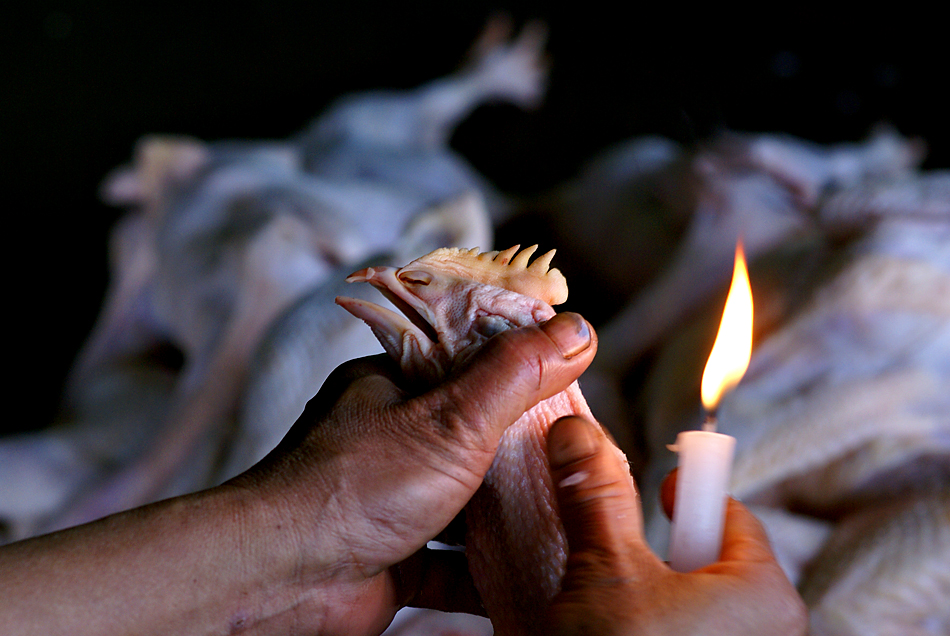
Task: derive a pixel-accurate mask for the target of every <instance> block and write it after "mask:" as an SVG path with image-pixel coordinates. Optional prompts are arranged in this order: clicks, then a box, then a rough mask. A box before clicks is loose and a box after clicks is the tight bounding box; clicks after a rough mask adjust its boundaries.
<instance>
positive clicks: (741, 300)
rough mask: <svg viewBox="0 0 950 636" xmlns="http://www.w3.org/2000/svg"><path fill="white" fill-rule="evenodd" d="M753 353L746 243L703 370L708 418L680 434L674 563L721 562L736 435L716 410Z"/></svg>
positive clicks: (684, 566)
mask: <svg viewBox="0 0 950 636" xmlns="http://www.w3.org/2000/svg"><path fill="white" fill-rule="evenodd" d="M751 356H752V289H751V287H750V285H749V273H748V270H747V269H746V263H745V254H744V253H743V250H742V243H741V241H740V242H739V243H737V244H736V258H735V267H734V269H733V272H732V285H731V286H730V287H729V295H728V296H727V297H726V306H725V309H724V310H723V312H722V322H721V323H720V325H719V333H718V334H717V335H716V342H715V344H714V345H713V349H712V353H710V354H709V360H708V361H707V362H706V369H705V370H704V371H703V383H702V400H703V407H704V408H705V409H706V420H705V422H704V423H703V430H701V431H686V432H683V433H680V434H679V435H677V437H676V445H675V446H674V447H673V450H675V451H676V452H677V453H678V454H679V470H678V472H677V477H676V501H675V502H674V504H673V523H672V527H671V529H670V550H669V561H670V567H671V568H673V569H674V570H676V571H677V572H692V571H693V570H696V569H699V568H701V567H703V566H706V565H709V564H710V563H714V562H716V561H717V560H719V553H720V551H721V550H722V528H723V521H724V519H725V512H726V497H727V496H728V495H727V492H728V486H729V476H730V473H731V470H732V454H733V451H734V449H735V445H736V439H735V438H734V437H731V436H729V435H723V434H722V433H717V432H716V408H717V407H718V406H719V401H720V400H721V399H722V396H723V395H725V394H726V393H727V392H729V391H730V390H732V389H733V388H734V387H735V386H736V385H737V384H739V380H741V379H742V376H743V375H744V374H745V371H746V369H747V368H748V366H749V359H750V358H751Z"/></svg>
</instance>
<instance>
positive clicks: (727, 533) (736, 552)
mask: <svg viewBox="0 0 950 636" xmlns="http://www.w3.org/2000/svg"><path fill="white" fill-rule="evenodd" d="M720 561H745V562H763V561H775V554H774V553H773V552H772V546H771V544H770V543H769V537H768V534H766V532H765V527H764V526H763V525H762V522H761V521H759V520H758V519H756V517H755V515H753V514H752V513H751V512H749V509H748V508H746V507H745V506H743V505H742V504H741V503H739V502H738V501H736V500H735V499H733V498H732V497H730V498H729V502H728V504H727V506H726V522H725V527H724V528H723V535H722V553H721V556H720Z"/></svg>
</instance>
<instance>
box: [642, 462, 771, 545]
mask: <svg viewBox="0 0 950 636" xmlns="http://www.w3.org/2000/svg"><path fill="white" fill-rule="evenodd" d="M677 473H678V469H676V468H674V469H673V470H671V471H670V473H669V474H668V475H667V476H666V477H665V478H664V479H663V483H662V484H660V501H661V503H662V504H663V512H665V513H666V516H667V517H669V518H671V519H672V517H673V502H674V501H675V500H676V477H677ZM719 560H720V561H748V562H757V561H774V560H775V555H774V554H773V552H772V547H771V544H770V543H769V538H768V535H767V534H766V532H765V528H764V527H763V526H762V523H761V522H760V521H759V520H758V519H756V518H755V515H753V514H752V513H751V512H749V509H748V508H746V507H745V506H743V505H742V504H741V503H740V502H738V501H737V500H735V499H733V498H732V497H729V499H728V501H727V503H726V518H725V522H724V526H723V537H722V552H721V553H720V557H719Z"/></svg>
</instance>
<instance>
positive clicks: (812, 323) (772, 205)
mask: <svg viewBox="0 0 950 636" xmlns="http://www.w3.org/2000/svg"><path fill="white" fill-rule="evenodd" d="M644 156H646V157H647V158H649V159H650V161H644V160H643V158H644ZM617 157H621V158H624V157H625V158H627V159H629V160H632V161H631V163H630V164H629V167H631V168H632V170H631V171H630V172H628V173H626V174H625V173H624V172H623V171H621V170H617V169H616V167H614V169H613V170H610V171H605V170H603V169H602V166H604V165H609V164H605V163H604V162H603V161H602V162H600V163H599V164H595V169H593V170H592V171H590V172H589V173H588V178H590V177H591V176H594V177H597V178H603V175H612V176H617V175H620V177H619V181H618V182H614V183H612V184H609V185H608V187H606V188H603V187H602V188H599V189H598V188H596V187H595V186H591V185H588V182H586V181H585V180H584V178H582V179H581V180H579V181H577V182H575V184H573V185H572V186H571V187H570V188H569V189H567V190H565V191H564V192H566V193H567V194H568V195H569V197H565V198H563V199H561V201H563V202H565V204H564V207H562V208H560V209H558V210H557V212H556V214H555V215H554V216H553V218H555V219H556V220H557V223H559V224H560V225H557V226H556V227H558V231H559V232H561V233H562V236H564V237H565V238H564V239H562V240H563V242H564V244H565V245H568V246H570V245H572V244H571V243H570V242H569V241H567V240H566V237H567V236H568V235H569V234H570V233H571V231H572V230H571V228H572V227H575V225H576V227H578V228H579V229H578V230H577V232H576V234H575V236H580V237H583V236H584V235H585V233H586V234H595V235H596V234H597V233H598V232H599V236H596V238H594V239H589V241H590V243H591V244H598V245H601V248H600V250H599V252H598V254H600V255H603V254H608V255H610V256H609V257H608V258H601V259H599V261H598V259H595V258H591V252H590V251H589V250H590V247H589V246H588V248H587V249H586V250H580V251H579V253H580V252H583V254H580V255H579V256H578V257H576V258H575V260H573V261H571V260H569V261H568V263H567V264H566V265H563V267H564V269H565V270H566V271H570V272H571V273H572V274H573V276H572V277H571V278H569V280H570V281H571V282H572V284H573V285H574V289H576V288H577V284H578V282H581V284H585V282H583V281H590V282H591V284H594V285H596V284H598V283H599V282H600V281H602V280H603V279H605V278H608V277H612V278H614V279H617V278H622V277H623V275H624V274H626V273H627V272H628V271H629V272H631V275H632V277H634V278H637V277H639V278H641V279H646V280H648V282H646V283H645V284H643V283H640V282H639V280H637V281H635V283H631V282H628V283H626V285H627V287H626V288H634V291H633V292H632V293H630V295H629V297H628V296H625V295H621V297H620V298H616V297H615V298H613V299H612V302H613V303H614V310H613V312H612V313H610V314H609V315H608V317H606V318H605V319H603V321H602V322H601V323H600V324H599V334H600V350H599V353H598V357H597V358H596V359H595V362H594V365H593V366H592V368H591V369H590V370H589V371H588V373H587V374H585V376H584V377H582V379H581V385H582V387H583V388H584V391H585V393H586V394H587V395H588V396H589V400H590V402H591V407H592V409H593V411H594V413H595V414H597V416H598V417H599V418H601V421H602V423H604V424H605V425H607V426H608V427H609V428H610V429H611V431H612V432H613V434H614V436H615V437H616V438H617V440H618V442H619V443H621V445H624V446H627V447H629V448H631V449H632V452H628V455H632V456H634V457H638V458H639V459H640V463H639V465H635V466H634V470H635V472H636V473H637V475H638V477H639V480H638V481H639V483H640V486H641V493H642V497H643V501H644V502H645V507H646V508H647V510H646V520H647V531H648V538H649V540H650V541H651V544H652V545H653V546H654V548H655V549H656V550H657V551H658V552H659V553H660V554H663V553H664V552H665V549H666V539H667V537H668V533H669V525H668V522H667V521H666V518H665V517H664V515H663V514H662V513H661V512H660V510H659V505H658V490H659V484H660V481H661V480H662V479H663V477H664V476H665V475H666V474H667V473H668V472H669V470H670V469H672V468H673V467H674V466H675V455H674V454H673V453H672V452H670V451H669V450H668V449H667V445H668V444H671V443H673V442H674V440H675V437H676V434H677V433H678V432H679V431H681V430H686V429H690V428H697V427H698V425H699V423H700V422H701V421H702V414H701V406H700V404H699V385H700V378H701V374H702V370H703V365H704V363H705V360H706V357H707V355H708V352H709V349H710V348H711V346H712V341H713V339H714V337H715V332H716V327H717V325H718V320H719V317H720V315H721V308H722V299H723V298H724V296H725V291H726V289H725V288H726V286H727V284H728V277H729V272H730V269H731V260H732V251H733V249H734V246H735V242H736V240H737V238H739V237H742V238H743V241H744V243H745V245H746V250H747V253H748V255H749V259H750V263H751V277H752V284H753V295H754V296H755V301H756V311H755V315H756V318H755V319H756V346H755V348H754V350H753V358H752V363H751V366H750V368H749V372H748V373H747V375H746V377H745V379H744V380H743V381H742V383H740V385H739V387H738V388H737V389H736V390H735V391H734V392H733V393H732V394H730V395H728V396H727V397H726V399H725V400H724V402H723V404H722V405H721V406H720V409H719V421H720V430H722V432H725V433H728V434H731V435H734V436H735V437H736V438H737V440H738V445H737V451H736V452H737V455H736V461H735V468H734V472H733V480H732V484H731V488H732V493H733V494H734V495H735V496H737V497H740V498H741V499H742V500H743V501H745V502H746V503H747V504H749V505H750V506H752V507H753V509H754V510H755V511H756V513H757V514H758V515H759V516H760V518H761V519H762V520H763V521H764V523H765V524H766V526H767V528H768V529H769V532H770V535H771V537H772V540H773V544H774V547H775V548H776V551H777V554H778V556H779V559H780V561H781V562H782V564H783V567H785V568H786V571H787V573H788V575H789V577H790V578H791V579H792V580H793V581H796V582H797V583H798V584H799V585H800V587H801V589H802V590H803V593H805V596H806V600H807V601H808V602H809V604H810V607H811V609H812V615H813V633H816V634H865V633H875V634H877V633H880V634H885V633H921V634H931V633H933V634H939V633H946V631H947V629H948V626H950V613H948V612H947V610H946V604H945V603H944V602H943V600H945V599H946V597H947V594H948V593H950V533H948V532H947V529H948V528H950V525H948V522H950V518H948V516H947V515H948V508H947V505H946V502H947V497H948V494H950V444H948V440H950V305H948V299H950V174H947V173H946V172H941V171H929V172H928V171H920V170H919V169H918V168H917V165H918V164H919V162H920V161H921V160H922V144H921V143H920V142H919V141H913V140H906V139H903V138H901V137H900V136H899V135H897V134H896V133H895V132H894V131H892V130H886V129H881V130H878V131H875V132H874V133H873V134H872V136H871V137H870V138H869V139H868V141H867V142H865V143H863V144H857V145H847V146H845V145H842V146H831V147H817V146H814V145H811V144H807V143H805V142H801V141H799V140H795V139H792V138H788V137H778V136H757V135H748V136H745V135H744V136H737V135H734V134H730V135H728V136H726V137H722V138H720V139H714V140H712V141H711V142H710V143H708V144H706V145H705V146H704V147H703V148H700V149H697V150H695V151H694V152H685V151H683V150H681V149H678V148H676V147H675V146H673V145H672V144H670V143H668V142H665V141H663V140H655V139H647V140H636V141H634V142H632V143H631V145H630V146H628V147H627V148H626V149H622V150H621V151H620V152H619V153H615V154H614V155H613V157H612V158H609V159H608V161H609V160H610V159H615V158H617ZM644 166H645V169H644ZM670 183H674V184H678V185H679V187H670V185H669V184H670ZM624 187H626V188H627V190H626V191H625V192H624V189H623V188H624ZM583 188H588V189H589V191H591V192H592V194H591V196H589V197H585V196H584V195H583V194H581V193H579V192H583ZM644 189H645V190H646V191H644ZM595 190H599V191H600V192H604V191H608V192H609V191H613V192H624V196H623V197H618V198H616V199H613V200H610V199H607V200H608V201H609V203H610V204H609V205H605V206H604V207H603V208H597V207H593V208H588V209H587V210H586V212H582V211H581V210H582V207H581V205H580V204H579V202H581V201H584V200H588V201H591V202H597V201H599V200H600V201H603V200H604V199H603V198H601V199H598V198H597V196H596V195H594V194H593V192H594V191H595ZM669 193H675V195H676V196H670V195H669ZM684 194H685V196H684ZM553 201H554V202H555V203H556V202H558V199H553ZM618 202H619V203H618ZM637 206H644V207H645V211H644V212H643V213H639V211H638V209H637ZM678 206H685V207H678ZM658 209H659V210H661V212H660V213H659V215H658V214H657V210H658ZM667 209H668V210H669V211H666V210H667ZM600 212H603V213H604V214H605V215H606V216H607V217H608V218H610V219H611V220H610V222H608V223H606V224H604V225H602V226H598V225H597V224H591V225H593V227H591V226H590V225H588V226H582V225H581V222H582V219H583V218H585V217H584V215H585V214H586V215H588V216H587V217H586V218H587V219H591V218H596V215H597V214H598V213H600ZM624 213H626V214H629V217H624V216H623V215H624ZM611 215H613V217H611ZM657 216H659V217H660V218H661V219H663V220H664V221H665V222H667V223H668V225H667V226H666V228H661V231H662V232H664V233H666V235H667V236H674V235H675V233H674V232H672V231H669V230H668V228H674V227H677V225H678V226H679V227H682V229H681V231H680V234H679V237H678V238H674V239H673V240H671V241H670V242H669V243H668V250H667V253H666V255H665V262H663V263H649V262H647V263H639V264H637V265H636V266H634V265H632V264H631V263H630V261H633V260H635V256H634V255H633V254H631V252H634V253H635V250H637V249H638V246H637V244H636V241H637V240H638V238H639V234H638V233H637V232H630V233H629V234H625V233H621V232H619V231H609V230H607V229H600V228H615V227H618V226H619V224H620V219H621V218H625V219H629V223H631V224H636V223H638V222H640V223H643V224H644V226H645V229H644V232H647V233H649V232H651V231H655V230H656V228H657V227H658V224H657V223H656V221H655V219H656V218H657ZM572 224H575V225H572ZM654 236H656V234H654ZM628 237H633V238H632V239H631V240H632V242H628V243H624V242H623V239H626V238H628ZM650 242H651V247H652V248H654V252H653V253H654V254H657V252H656V243H655V241H654V240H653V239H651V241H650ZM564 251H567V252H568V253H569V254H568V255H565V256H573V254H572V253H571V247H567V249H566V250H564ZM647 253H650V252H649V251H648V252H647ZM615 254H616V255H617V257H616V258H614V257H613V255H615ZM650 267H655V269H656V273H655V274H654V275H653V276H652V279H651V276H650V275H647V276H643V275H642V274H641V272H642V271H643V268H650ZM598 268H599V269H598ZM600 270H611V271H609V272H606V271H600ZM585 276H586V277H587V278H584V277H585ZM614 285H615V287H616V288H617V289H618V290H625V286H624V284H623V283H614ZM638 285H639V289H636V287H637V286H638ZM885 510H889V511H891V513H892V514H890V513H888V514H885V513H883V512H880V511H885ZM856 528H860V530H856ZM835 546H837V547H835ZM842 546H847V549H845V548H843V547H842ZM936 563H939V564H940V565H936ZM915 573H916V574H915ZM910 597H913V598H915V599H916V600H915V601H914V603H912V604H911V605H905V604H904V601H903V600H902V599H905V598H910ZM902 608H903V609H902ZM869 617H873V618H869ZM888 630H890V631H888ZM914 630H916V631H914Z"/></svg>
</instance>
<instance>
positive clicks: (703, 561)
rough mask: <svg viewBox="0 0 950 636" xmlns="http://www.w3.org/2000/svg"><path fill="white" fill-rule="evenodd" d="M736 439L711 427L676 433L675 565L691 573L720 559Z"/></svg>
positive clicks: (672, 545) (672, 538)
mask: <svg viewBox="0 0 950 636" xmlns="http://www.w3.org/2000/svg"><path fill="white" fill-rule="evenodd" d="M735 446H736V438H734V437H731V436H729V435H723V434H722V433H714V432H712V431H686V432H683V433H680V434H679V435H678V436H677V437H676V451H677V452H678V453H679V471H678V472H677V475H676V501H675V502H674V504H673V524H672V527H671V529H670V551H669V560H670V567H671V568H673V569H674V570H676V571H677V572H692V571H693V570H697V569H699V568H701V567H704V566H706V565H709V564H710V563H715V562H716V561H718V560H719V552H720V550H721V549H722V529H723V521H724V518H725V511H726V497H727V496H728V488H729V476H730V474H731V472H732V453H733V450H734V449H735Z"/></svg>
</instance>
